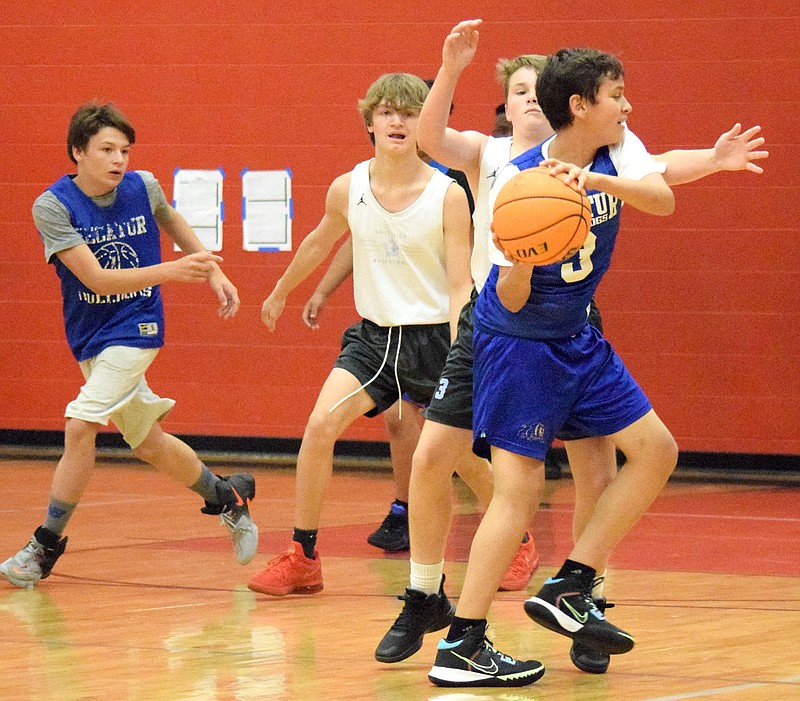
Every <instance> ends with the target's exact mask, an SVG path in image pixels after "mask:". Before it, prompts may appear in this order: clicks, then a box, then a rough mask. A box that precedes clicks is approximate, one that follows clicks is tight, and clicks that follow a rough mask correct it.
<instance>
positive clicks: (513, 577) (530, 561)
mask: <svg viewBox="0 0 800 701" xmlns="http://www.w3.org/2000/svg"><path fill="white" fill-rule="evenodd" d="M525 535H526V536H528V542H527V543H520V546H519V550H517V554H516V555H514V559H513V560H512V561H511V564H510V565H509V566H508V569H507V570H506V573H505V574H504V575H503V579H501V580H500V586H499V587H498V591H520V590H521V589H524V588H525V587H527V586H528V582H530V581H531V577H532V576H533V573H534V572H535V571H536V568H537V567H538V566H539V553H538V552H537V551H536V543H535V542H534V540H533V536H532V535H531V533H530V531H525Z"/></svg>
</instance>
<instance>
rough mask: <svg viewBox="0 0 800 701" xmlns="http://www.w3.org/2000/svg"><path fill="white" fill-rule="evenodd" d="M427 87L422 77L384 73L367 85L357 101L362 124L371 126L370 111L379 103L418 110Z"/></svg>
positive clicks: (413, 110)
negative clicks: (364, 92)
mask: <svg viewBox="0 0 800 701" xmlns="http://www.w3.org/2000/svg"><path fill="white" fill-rule="evenodd" d="M428 92H429V88H428V86H427V85H426V84H425V81H424V80H422V78H420V77H418V76H416V75H411V74H410V73H386V74H385V75H382V76H381V77H380V78H378V79H377V80H376V81H375V82H374V83H373V84H372V85H370V86H369V89H368V90H367V94H366V96H365V97H364V98H363V99H361V100H359V101H358V111H359V112H360V113H361V118H362V119H363V120H364V124H365V125H366V126H368V127H370V126H372V113H373V112H374V111H375V109H376V108H377V107H378V105H380V104H381V103H384V104H388V105H391V106H392V107H393V108H394V109H396V110H401V111H408V112H419V111H420V110H421V109H422V103H423V102H425V98H426V97H428Z"/></svg>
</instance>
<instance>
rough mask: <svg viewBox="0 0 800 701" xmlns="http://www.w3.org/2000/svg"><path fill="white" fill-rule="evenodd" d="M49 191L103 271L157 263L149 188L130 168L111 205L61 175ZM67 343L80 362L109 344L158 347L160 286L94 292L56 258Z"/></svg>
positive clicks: (161, 326) (160, 335) (157, 240)
mask: <svg viewBox="0 0 800 701" xmlns="http://www.w3.org/2000/svg"><path fill="white" fill-rule="evenodd" d="M48 189H49V190H50V192H52V193H53V195H55V197H56V198H57V199H58V200H59V201H60V202H61V203H62V204H63V205H64V206H65V207H66V208H67V210H68V211H69V214H70V222H71V224H72V226H73V227H74V228H75V230H76V231H77V232H78V233H79V234H80V235H81V236H83V239H84V241H85V242H86V245H88V246H89V248H90V249H91V250H92V253H94V255H95V257H96V258H97V260H98V262H99V263H100V266H101V267H103V268H105V269H111V268H114V269H123V268H144V267H146V266H150V265H156V264H158V263H160V262H161V242H160V235H159V231H158V225H157V224H156V220H155V217H154V216H153V213H152V210H151V207H150V200H149V199H148V197H147V188H146V187H145V184H144V181H143V180H142V178H141V176H140V175H139V174H138V173H136V172H135V171H132V172H128V173H126V174H125V175H124V177H123V178H122V181H121V182H120V184H119V186H118V187H117V197H116V200H115V201H114V204H112V205H111V206H109V207H100V206H98V205H97V204H95V202H94V201H93V200H92V199H91V198H90V197H89V196H88V195H86V194H84V193H83V191H82V190H81V189H80V188H79V187H78V186H77V185H75V183H74V182H73V181H72V178H70V177H69V176H66V175H65V176H64V177H62V178H60V179H59V180H58V181H56V183H55V184H53V185H52V186H51V187H50V188H48ZM52 262H53V264H54V265H55V267H56V272H57V273H58V276H59V277H60V278H61V292H62V295H63V298H64V324H65V326H66V332H67V341H68V342H69V346H70V349H71V350H72V353H73V355H74V356H75V357H76V358H77V359H78V360H79V361H81V360H86V359H88V358H92V357H94V356H96V355H97V354H98V353H100V351H102V350H103V349H104V348H106V347H108V346H133V347H136V348H160V347H161V346H162V345H164V308H163V305H162V302H161V293H160V290H159V287H158V286H157V285H156V286H154V287H147V288H145V289H143V290H138V291H136V292H131V293H128V294H123V295H98V294H96V293H94V292H92V291H91V290H90V289H89V288H87V287H86V286H85V285H84V284H83V283H82V282H81V281H80V280H78V278H77V277H75V275H74V274H73V273H72V272H71V271H70V270H69V268H67V267H66V266H65V265H64V264H63V263H62V262H61V260H60V259H59V258H58V256H53V259H52Z"/></svg>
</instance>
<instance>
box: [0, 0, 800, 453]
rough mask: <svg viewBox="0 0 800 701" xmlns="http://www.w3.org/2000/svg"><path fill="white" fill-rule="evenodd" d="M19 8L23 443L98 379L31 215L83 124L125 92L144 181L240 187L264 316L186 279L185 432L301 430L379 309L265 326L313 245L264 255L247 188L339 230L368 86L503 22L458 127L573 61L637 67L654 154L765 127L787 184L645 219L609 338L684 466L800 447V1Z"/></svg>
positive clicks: (612, 290) (246, 296)
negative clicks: (471, 20)
mask: <svg viewBox="0 0 800 701" xmlns="http://www.w3.org/2000/svg"><path fill="white" fill-rule="evenodd" d="M20 7H21V6H19V5H15V4H14V3H4V4H3V5H2V6H0V125H2V129H1V130H0V143H1V144H2V147H1V148H0V181H2V190H3V198H2V201H3V206H2V209H0V235H1V236H2V241H3V247H4V255H3V257H2V259H1V260H0V321H1V322H2V325H1V326H0V343H2V349H3V357H4V362H5V364H6V371H5V372H4V373H3V379H2V381H1V382H0V428H6V429H42V430H52V429H60V428H61V427H62V425H63V419H62V412H63V408H64V405H65V404H66V403H67V402H68V401H69V400H70V399H71V398H72V397H73V396H74V395H75V393H76V391H77V388H78V386H79V385H80V380H81V377H80V373H79V371H78V369H77V367H76V366H75V363H74V361H73V360H72V358H71V356H70V354H69V352H68V350H67V347H66V343H65V341H64V335H63V330H62V326H61V323H62V322H61V313H60V301H59V292H58V285H57V280H56V278H55V275H54V273H53V271H52V270H51V269H50V268H49V267H48V266H47V265H45V264H44V262H43V255H42V248H41V244H40V242H39V240H38V236H37V234H36V232H35V229H34V227H33V225H32V223H31V217H30V206H31V203H32V201H33V199H34V198H35V197H36V196H37V195H38V194H39V193H40V192H41V191H42V190H43V189H44V188H45V187H47V185H48V184H50V183H51V182H52V181H53V180H55V179H56V178H57V177H59V176H60V175H61V174H62V173H63V172H66V171H68V170H70V165H71V164H70V163H69V161H68V160H67V156H66V151H65V145H64V141H65V131H66V124H67V120H68V119H69V116H70V115H71V113H72V112H73V110H74V109H75V107H76V106H77V105H78V104H79V103H81V102H83V101H85V100H87V99H91V98H101V99H107V100H112V101H114V102H116V103H118V104H119V105H120V106H121V107H122V108H123V110H124V111H125V112H126V113H127V114H128V116H129V117H130V118H131V119H132V121H133V122H134V124H135V126H136V127H137V136H138V140H137V144H136V146H135V147H134V149H133V156H132V160H131V167H133V168H141V169H147V170H151V171H153V172H154V173H155V174H156V175H157V176H158V177H159V179H160V180H161V182H162V185H164V188H165V191H166V192H167V196H168V197H171V195H172V173H173V171H174V169H175V168H176V167H181V168H217V167H221V168H223V170H224V171H225V173H226V182H225V202H226V221H225V227H224V249H223V255H224V257H225V264H224V265H225V269H226V270H227V272H228V274H229V275H230V277H231V279H232V280H233V281H234V282H235V283H236V284H237V285H238V286H239V290H240V293H241V296H242V300H243V306H242V309H241V311H240V313H239V315H238V317H237V318H236V319H234V320H232V321H229V322H225V323H223V322H221V321H220V320H218V319H217V317H216V314H215V300H214V299H213V297H212V295H211V293H210V291H208V290H207V289H204V288H198V287H188V286H177V285H173V286H172V287H168V288H165V290H164V296H165V300H166V304H167V324H168V327H167V337H168V343H167V346H166V348H165V349H164V350H163V351H162V353H161V355H160V357H159V359H158V360H157V361H156V363H155V365H154V366H153V368H152V370H151V372H150V373H149V380H150V383H151V385H152V386H153V387H154V388H155V389H156V391H158V392H160V393H162V394H164V395H166V396H171V397H174V398H175V399H177V400H178V406H177V408H176V409H175V411H174V412H173V414H172V416H170V418H169V419H168V421H167V428H168V430H171V431H173V432H176V433H188V434H208V435H222V436H266V437H299V436H301V435H302V432H303V428H304V425H305V419H306V417H307V415H308V412H309V410H310V408H311V406H312V405H313V402H314V399H315V397H316V393H317V391H318V389H319V387H320V386H321V384H322V382H323V380H324V378H325V377H326V375H327V373H328V371H329V368H330V366H331V363H332V361H333V359H334V357H335V356H336V353H337V350H338V340H339V334H340V331H341V329H342V328H343V327H344V326H345V325H346V324H347V323H349V322H351V321H352V320H354V319H355V312H354V309H353V305H352V299H351V296H350V294H349V288H343V289H342V290H341V291H340V292H339V293H338V294H337V295H336V296H335V297H334V298H333V299H332V301H331V303H330V305H329V307H328V309H327V312H326V315H325V317H324V319H323V328H322V329H321V330H320V331H318V332H316V333H312V332H310V331H307V330H306V329H305V327H303V326H302V323H301V321H300V309H301V308H302V305H303V303H304V301H305V299H306V297H307V295H308V293H309V292H310V290H311V289H313V285H314V284H315V282H316V280H317V279H318V277H315V278H314V279H313V280H311V281H309V282H307V283H306V284H304V285H303V286H302V287H301V288H299V289H298V290H297V291H296V292H295V293H294V294H293V295H292V296H291V297H290V300H289V304H288V305H287V308H286V311H285V312H284V316H283V318H282V319H281V321H280V324H279V328H278V331H277V332H276V333H275V334H269V333H268V332H267V331H266V329H265V328H264V327H263V325H262V324H261V322H260V318H259V311H260V306H261V302H262V301H263V299H264V297H265V296H266V294H267V293H268V292H269V291H270V289H271V288H272V285H273V283H274V281H275V279H276V278H277V276H278V275H279V274H280V272H281V271H282V270H283V269H284V268H285V266H286V265H287V263H288V262H289V260H290V257H291V254H289V253H278V254H276V253H270V254H266V253H245V252H243V251H242V250H241V208H240V205H239V202H240V201H241V186H240V182H241V181H240V178H239V173H240V172H241V171H242V169H243V168H250V169H282V168H286V167H288V168H291V170H292V171H293V174H294V182H293V185H294V199H295V221H294V239H295V245H296V244H297V242H298V241H300V240H301V239H302V237H303V236H304V234H305V233H306V232H307V231H309V230H310V229H311V228H312V227H313V226H314V225H315V224H316V222H317V221H318V219H319V217H320V215H321V212H322V206H323V202H324V196H325V192H326V188H327V186H328V184H329V183H330V181H331V180H332V179H333V178H334V177H335V176H336V175H338V174H340V173H342V172H345V171H346V170H349V169H350V168H351V167H352V165H353V164H355V163H356V162H357V161H359V160H362V159H364V158H366V157H368V156H369V154H370V147H369V144H368V141H367V139H366V136H365V134H364V131H363V129H362V127H361V124H360V121H359V117H358V114H357V112H356V109H355V105H356V101H357V99H358V98H359V97H361V96H362V95H363V93H364V91H365V90H366V87H367V86H368V85H369V83H370V82H371V81H372V80H373V79H374V78H376V77H377V76H378V75H379V74H381V73H383V72H386V71H393V70H405V71H410V72H415V73H418V74H420V75H422V76H423V77H430V76H433V75H434V74H435V71H436V69H437V67H438V63H439V60H440V56H441V42H442V40H443V38H444V36H445V35H446V33H447V32H448V31H449V28H450V27H451V26H452V25H453V24H454V23H455V22H456V21H458V20H459V19H462V18H464V17H469V16H482V17H483V19H484V22H485V25H484V29H483V31H482V39H481V47H480V51H479V55H478V58H477V60H476V62H475V64H474V65H473V66H472V67H470V69H469V70H468V71H467V72H466V74H465V75H464V77H463V79H462V83H461V85H460V88H459V91H458V93H457V95H456V108H455V112H454V115H453V123H454V125H455V126H457V127H459V128H478V129H481V130H488V129H489V128H490V126H491V122H492V115H493V111H494V107H495V105H496V104H497V103H498V102H499V101H500V100H501V97H502V96H501V92H500V89H499V87H498V86H497V85H496V84H495V83H494V77H493V66H494V63H495V61H496V59H497V58H499V57H501V56H503V57H512V56H515V55H517V54H519V53H525V52H540V53H547V52H550V51H553V50H555V49H557V48H559V47H561V46H567V45H572V46H578V45H593V46H597V47H598V48H603V49H606V50H609V51H613V52H615V53H618V54H619V55H620V56H621V57H622V59H623V61H624V62H625V66H626V73H627V75H626V84H627V93H628V96H629V98H630V100H631V102H632V103H633V105H634V112H633V115H632V118H631V121H630V125H631V128H632V129H633V130H634V131H635V132H636V133H637V134H638V135H639V136H640V137H641V138H642V139H643V140H644V142H645V143H646V144H647V145H648V147H649V148H650V150H651V151H653V152H659V151H663V150H666V149H669V148H677V147H695V146H706V145H710V144H711V143H713V141H714V139H715V138H716V137H717V135H718V134H719V133H720V132H721V131H723V130H724V129H727V128H728V127H730V126H731V125H732V124H733V123H734V122H735V121H737V120H740V121H743V122H744V123H745V124H746V125H750V124H755V123H758V124H761V126H762V127H763V128H764V133H765V134H766V136H767V137H768V139H769V147H770V150H771V154H772V155H771V157H770V160H769V161H768V163H767V165H766V168H767V173H766V174H765V175H764V176H761V177H756V176H752V175H745V174H723V175H717V176H714V177H712V178H709V179H707V180H705V181H703V182H701V183H698V184H695V185H689V186H684V187H681V188H680V190H678V192H677V204H678V209H677V212H676V214H675V215H674V216H673V217H670V218H668V219H659V218H653V217H646V216H644V215H640V214H638V213H636V212H633V211H629V212H628V213H627V215H626V217H625V222H624V224H623V231H622V234H621V236H620V239H619V244H618V250H617V253H616V254H615V261H614V263H613V265H612V269H611V272H610V273H609V274H608V275H607V276H606V279H605V280H604V282H603V284H602V285H601V288H600V290H599V301H600V304H601V307H602V311H603V316H604V322H605V326H606V331H607V335H608V336H609V338H610V339H611V340H612V342H614V343H615V345H616V347H617V348H618V350H619V351H620V353H621V354H622V356H623V357H624V359H625V360H626V361H627V362H628V364H629V365H630V367H631V369H632V370H633V372H634V374H635V375H636V377H637V378H638V379H639V381H640V382H641V384H642V385H643V387H644V388H645V390H646V391H647V392H648V394H649V396H650V397H651V399H652V400H653V403H654V405H655V407H656V410H657V411H658V412H659V414H660V415H661V416H662V417H663V418H664V420H665V421H666V423H667V424H668V425H669V426H670V428H671V429H672V430H673V432H674V433H675V435H676V437H677V439H678V441H679V443H680V445H681V447H682V448H683V449H684V450H692V451H722V452H728V451H730V452H754V453H800V400H798V396H800V371H799V370H798V369H797V367H798V363H797V362H796V356H797V353H798V346H799V345H800V342H799V341H798V327H799V326H800V324H799V323H798V322H800V312H798V308H799V307H800V294H799V293H798V290H800V263H799V262H798V260H799V257H798V256H797V255H796V254H794V253H793V250H794V249H793V246H794V245H796V244H797V241H798V237H797V235H798V226H797V212H798V209H799V207H798V205H800V196H798V189H797V182H796V181H797V173H798V172H800V167H799V166H800V163H799V162H798V161H799V160H800V159H798V155H797V153H798V149H797V144H796V141H797V136H796V134H797V130H796V129H793V128H791V127H790V125H792V124H795V123H796V122H797V114H798V98H797V95H798V94H800V60H798V58H797V48H798V46H797V37H798V36H800V20H799V19H798V16H797V13H790V7H789V3H786V2H779V1H778V0H764V2H760V3H750V4H747V5H745V6H742V7H738V6H737V7H733V8H732V6H731V5H730V3H728V2H722V1H721V0H709V1H707V2H682V3H680V4H679V5H675V4H674V3H673V4H670V3H663V2H656V0H626V1H624V2H623V1H621V0H620V1H617V2H606V3H596V4H595V5H594V6H593V5H591V4H589V5H587V4H586V3H578V4H575V3H563V2H558V3H557V2H549V1H545V2H541V3H533V4H531V3H524V4H522V3H513V2H511V3H508V2H506V3H486V2H482V3H474V2H473V3H470V2H458V3H456V2H452V1H451V0H443V2H439V3H434V4H431V3H429V2H420V1H419V0H409V1H408V2H405V3H400V4H398V5H395V6H393V7H392V8H387V7H383V6H380V5H379V4H376V3H366V2H364V3H362V2H357V1H353V2H349V3H339V2H333V3H316V2H312V3H308V2H291V1H289V2H280V3H277V2H252V1H251V0H238V1H233V2H226V3H224V4H222V3H197V2H185V1H184V0H174V1H173V2H171V3H164V2H162V1H160V0H141V1H140V2H138V3H135V4H133V5H130V4H128V5H126V6H125V7H126V11H125V12H124V13H123V12H122V11H121V10H120V9H119V7H120V4H119V3H110V2H105V3H103V2H65V1H64V0H58V1H56V0H38V2H36V3H29V4H25V7H24V12H23V11H20V9H19V8H20ZM677 7H680V11H681V14H680V16H675V15H674V14H671V13H674V12H675V9H676V8H677ZM223 8H224V9H223ZM134 13H135V14H134ZM164 250H165V254H166V255H172V253H171V250H170V248H169V247H167V246H165V249H164ZM346 437H347V438H351V439H369V440H381V439H382V438H383V432H382V425H381V422H380V421H367V420H366V419H363V420H360V421H358V422H357V423H356V424H355V425H354V426H353V428H352V429H351V430H350V431H349V432H348V434H347V436H346Z"/></svg>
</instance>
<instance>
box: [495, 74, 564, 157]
mask: <svg viewBox="0 0 800 701" xmlns="http://www.w3.org/2000/svg"><path fill="white" fill-rule="evenodd" d="M506 117H507V119H508V121H509V122H511V125H512V127H513V130H514V133H515V134H517V135H519V136H524V137H526V138H528V139H531V140H533V141H537V142H538V141H542V140H544V139H546V138H547V137H548V136H550V135H551V134H552V133H553V130H552V129H551V128H550V123H549V122H548V121H547V119H546V118H545V116H544V114H543V113H542V109H541V107H539V102H538V101H537V99H536V71H535V70H534V69H533V68H527V67H524V68H519V69H517V70H516V71H514V73H512V74H511V78H510V79H509V81H508V95H507V96H506Z"/></svg>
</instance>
